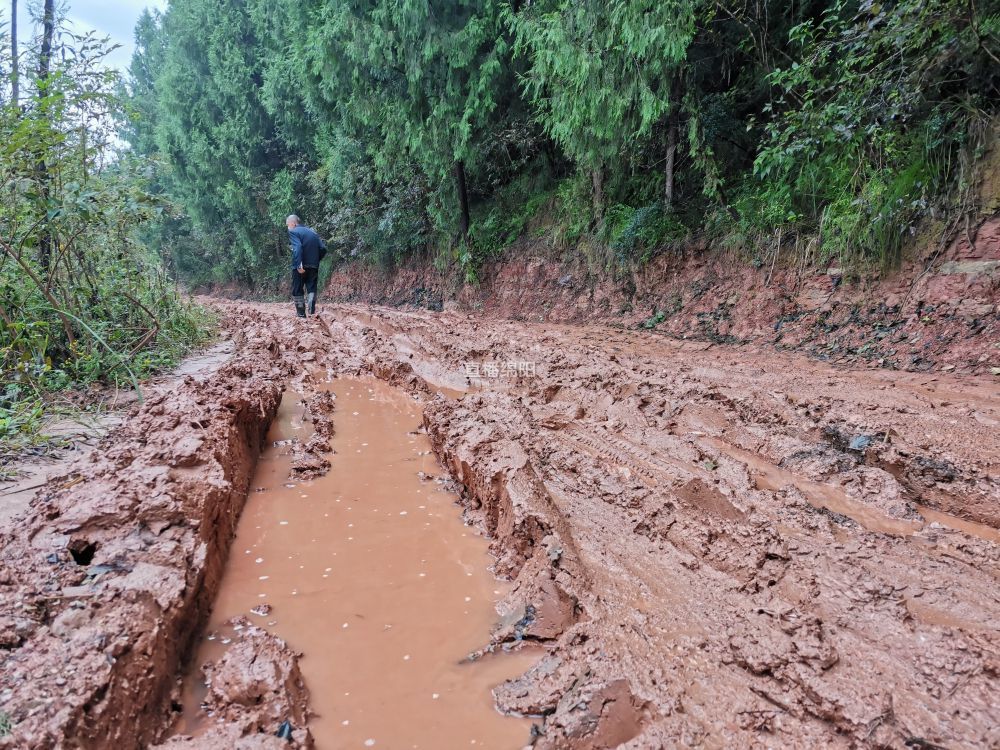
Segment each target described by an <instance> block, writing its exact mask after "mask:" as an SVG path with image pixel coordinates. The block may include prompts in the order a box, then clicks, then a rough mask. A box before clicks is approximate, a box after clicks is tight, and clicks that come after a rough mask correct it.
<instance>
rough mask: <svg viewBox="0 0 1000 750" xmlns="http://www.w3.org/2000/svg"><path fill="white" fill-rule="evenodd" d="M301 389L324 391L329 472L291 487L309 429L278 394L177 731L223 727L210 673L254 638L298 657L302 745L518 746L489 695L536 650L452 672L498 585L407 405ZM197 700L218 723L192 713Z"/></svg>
mask: <svg viewBox="0 0 1000 750" xmlns="http://www.w3.org/2000/svg"><path fill="white" fill-rule="evenodd" d="M304 387H306V388H310V387H315V388H319V389H322V390H323V391H325V392H333V393H335V394H336V409H335V421H336V426H337V429H336V435H335V437H334V438H333V439H332V440H331V447H332V448H333V454H331V455H330V456H329V460H330V463H331V467H330V470H329V473H327V474H326V475H324V476H322V477H318V478H316V479H313V480H309V479H306V480H300V479H297V478H295V477H294V476H290V472H292V471H293V463H294V455H295V449H296V446H298V445H300V444H302V443H306V442H307V440H308V439H309V433H310V432H311V429H310V425H309V423H308V420H304V419H303V416H302V406H301V404H300V400H301V394H298V393H295V392H286V393H285V396H284V398H283V400H282V405H281V408H280V409H279V411H278V415H277V418H276V420H275V422H274V424H273V425H272V426H271V430H270V432H269V433H268V438H267V440H268V447H266V448H265V450H264V452H263V454H262V456H261V460H260V463H259V464H258V467H257V471H256V474H255V476H254V480H253V482H252V484H251V487H252V489H251V492H250V496H249V498H248V502H247V506H246V508H245V509H244V511H243V516H242V518H241V521H240V526H239V529H238V530H237V534H236V539H235V540H234V543H233V551H232V554H231V556H230V561H229V564H228V565H227V568H226V572H225V575H224V576H223V579H222V585H221V589H220V591H219V594H218V596H217V597H216V601H215V605H214V610H213V614H212V618H211V621H210V623H209V628H208V630H209V632H208V635H207V638H206V639H205V640H204V641H203V643H202V645H201V647H200V648H199V650H198V653H197V658H196V660H195V664H196V665H200V664H203V663H205V662H211V663H210V664H209V666H208V668H207V670H206V671H207V672H208V673H209V674H210V675H212V678H213V679H212V683H213V684H211V685H209V686H207V687H206V686H205V685H204V684H203V682H202V677H201V675H200V669H198V670H196V674H194V675H191V676H190V677H189V678H188V690H187V694H186V699H185V701H184V711H183V715H182V716H181V718H180V726H179V729H180V731H181V732H182V733H190V734H194V735H195V736H199V737H204V735H205V730H206V729H207V727H208V726H210V725H211V724H212V723H213V721H218V720H221V721H223V722H225V720H226V713H227V704H229V703H233V702H236V701H237V700H238V699H239V698H240V697H241V696H239V695H235V694H234V693H233V690H232V688H233V685H232V682H231V681H227V680H225V679H223V680H221V681H220V680H219V679H218V672H217V670H216V666H215V665H216V664H217V663H219V660H220V659H225V658H226V656H225V655H226V652H227V649H228V648H229V646H230V645H231V644H232V643H234V642H237V643H239V642H240V641H241V640H242V639H246V638H247V635H248V633H254V631H256V630H258V629H263V630H266V631H267V632H268V633H271V634H273V635H275V636H277V637H279V638H281V639H282V640H284V641H285V642H286V643H287V644H288V645H289V646H290V647H291V648H292V649H294V650H295V651H297V652H300V653H302V654H303V656H302V658H301V659H300V668H301V673H302V679H303V680H304V683H305V685H307V686H308V693H309V700H308V707H309V709H310V710H311V712H312V713H313V714H314V715H313V716H309V718H308V723H309V727H310V729H311V732H312V735H313V737H314V739H315V742H316V745H317V747H320V748H337V747H343V748H347V747H365V746H377V747H388V748H431V749H433V748H445V747H459V746H469V747H478V748H485V749H487V750H491V749H496V750H504V749H508V748H520V747H522V746H523V745H525V744H526V743H527V741H528V738H529V728H530V727H529V725H530V721H527V720H520V721H519V720H516V719H512V718H505V717H503V716H501V715H500V714H499V713H498V712H497V711H496V709H495V707H494V702H493V698H492V695H491V692H490V690H491V688H492V687H493V686H494V685H496V684H498V683H499V682H502V681H503V680H505V679H508V678H510V677H514V676H516V675H517V674H520V673H522V672H524V671H525V670H526V669H527V668H529V667H530V666H531V665H532V664H533V662H534V661H536V660H537V654H535V653H534V652H532V651H531V650H525V651H523V652H520V653H518V654H516V655H512V654H503V653H501V654H496V655H492V656H488V657H485V658H483V659H481V660H478V661H467V660H466V657H467V656H468V655H469V654H472V653H474V652H476V651H477V650H478V649H480V648H481V647H482V646H483V645H484V642H485V639H486V637H487V636H488V634H489V632H490V629H491V627H492V626H493V624H494V622H495V620H496V608H495V605H496V603H497V602H499V601H500V600H501V599H502V595H503V593H504V590H505V589H506V586H505V585H503V584H501V583H500V582H498V581H497V580H496V579H494V578H493V577H492V576H491V575H489V573H488V572H487V568H488V565H489V562H490V559H489V555H488V554H487V550H486V546H487V545H486V542H485V541H483V540H482V539H481V538H480V536H479V535H478V533H476V532H475V531H474V530H473V529H472V528H469V527H466V526H464V525H463V524H462V523H461V521H460V519H459V511H458V509H457V508H456V507H455V502H456V501H457V500H458V497H457V496H456V495H455V494H454V493H453V492H451V491H450V490H449V485H450V484H451V482H450V481H449V480H446V479H445V478H444V477H442V476H441V468H440V466H439V465H438V463H437V461H436V460H435V458H434V456H433V454H432V453H431V451H430V444H429V442H428V440H427V438H426V436H425V435H423V434H422V431H418V430H419V428H420V427H421V419H422V417H421V413H420V412H421V409H420V405H419V404H417V403H415V402H414V400H413V398H412V397H410V396H409V395H407V394H405V393H403V392H401V391H398V390H396V389H394V388H392V387H391V386H387V385H386V384H385V383H383V382H382V381H379V380H374V379H368V380H344V379H341V380H335V381H333V382H332V383H325V382H320V383H317V384H314V385H309V384H304ZM249 637H250V638H251V640H252V639H253V638H254V637H255V636H254V635H250V636H249ZM241 686H242V684H241ZM206 699H207V700H206ZM203 701H205V706H206V708H207V709H208V712H209V714H213V713H214V710H215V708H216V707H217V706H218V707H220V708H221V715H220V716H214V715H210V716H209V717H206V716H205V713H204V712H203V711H202V710H201V708H200V705H199V704H201V703H202V702H203ZM296 709H297V710H296ZM293 713H298V716H297V717H295V718H297V719H298V720H299V721H301V720H302V719H303V718H305V716H306V711H305V707H304V706H301V707H294V708H293V710H292V712H290V713H289V714H288V715H286V716H284V717H281V716H276V719H279V720H280V721H284V720H286V719H287V720H289V724H290V725H293V724H294V723H295V722H294V720H293V715H292V714H293ZM300 726H301V724H300Z"/></svg>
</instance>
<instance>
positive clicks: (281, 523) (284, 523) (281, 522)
mask: <svg viewBox="0 0 1000 750" xmlns="http://www.w3.org/2000/svg"><path fill="white" fill-rule="evenodd" d="M278 524H279V525H280V526H287V525H288V521H278Z"/></svg>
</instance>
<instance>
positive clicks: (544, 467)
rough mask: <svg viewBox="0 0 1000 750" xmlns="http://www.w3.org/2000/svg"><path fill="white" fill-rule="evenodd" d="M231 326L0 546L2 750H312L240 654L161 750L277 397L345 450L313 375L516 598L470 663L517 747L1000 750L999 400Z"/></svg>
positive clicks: (628, 357) (879, 376)
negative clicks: (417, 436) (390, 446)
mask: <svg viewBox="0 0 1000 750" xmlns="http://www.w3.org/2000/svg"><path fill="white" fill-rule="evenodd" d="M995 301H996V300H995V299H994V303H995ZM219 307H220V309H221V310H222V311H223V313H224V317H225V319H226V320H227V325H228V327H229V330H231V331H233V332H234V334H233V336H234V339H235V343H236V352H235V354H234V358H233V360H232V362H231V363H230V364H229V365H227V366H226V367H225V368H223V369H222V370H221V371H220V372H219V374H218V375H217V376H216V377H215V378H214V379H212V381H211V382H206V383H201V384H198V383H188V384H185V386H184V387H183V388H181V389H178V390H177V391H176V392H174V393H171V394H169V395H168V394H163V395H159V396H151V397H150V398H149V399H148V400H147V402H146V404H144V405H143V406H142V407H141V408H137V409H136V410H135V411H134V413H133V415H132V416H131V418H130V419H129V420H128V421H127V422H126V424H125V425H124V426H123V427H122V428H121V429H120V430H118V431H117V432H116V433H114V434H113V435H112V436H111V437H110V438H109V439H108V440H107V441H106V442H105V444H104V445H103V446H102V448H101V449H99V450H98V451H96V452H95V453H94V454H93V457H92V458H91V459H90V461H89V462H88V463H86V464H84V465H80V466H78V467H76V469H75V470H74V472H72V473H71V474H69V475H68V476H67V477H65V478H63V479H61V480H56V481H54V482H52V483H51V484H50V485H49V487H48V488H47V490H46V491H43V492H42V493H41V494H40V495H39V497H38V498H37V499H36V500H35V502H34V503H33V505H32V507H31V509H30V511H29V514H28V515H27V516H25V517H24V518H22V519H21V521H20V523H19V525H18V527H17V529H16V531H15V530H11V531H9V532H7V533H6V534H5V535H4V536H3V537H2V538H0V548H2V552H0V623H2V625H0V633H3V634H4V640H3V642H2V643H0V711H2V712H4V714H5V715H6V716H7V717H8V718H9V720H10V724H11V727H12V729H11V734H10V735H9V736H7V737H5V738H3V739H0V747H17V748H22V747H25V748H42V747H76V746H82V747H109V746H120V747H123V748H124V747H139V746H146V745H148V744H151V743H153V742H156V741H161V742H162V741H167V742H168V744H169V746H170V747H183V746H197V747H219V748H221V747H234V746H238V747H247V748H250V747H275V748H277V747H280V746H287V745H283V744H281V743H283V742H284V741H278V740H277V738H276V737H275V733H276V732H277V731H278V728H279V726H280V724H279V723H278V722H279V719H280V720H282V721H283V720H285V719H287V720H289V721H290V723H291V724H292V726H293V728H294V730H295V732H297V734H296V735H294V736H293V745H294V746H305V745H308V744H309V742H310V738H309V736H308V731H307V730H308V727H307V726H302V725H300V723H301V722H306V723H307V721H308V713H307V708H306V706H305V702H306V701H307V697H308V685H303V684H302V683H301V676H300V675H299V673H298V671H297V665H296V662H295V658H294V656H295V655H294V654H291V653H289V652H287V647H284V648H285V650H283V646H282V644H280V643H274V642H272V641H267V640H266V639H268V638H269V636H268V635H267V634H266V633H263V632H257V631H256V630H254V632H252V633H248V634H246V635H245V636H244V639H238V640H237V642H236V648H234V649H231V650H230V652H228V653H227V655H226V657H224V659H223V660H221V661H220V662H219V663H217V664H214V665H210V666H208V667H207V668H206V671H207V672H208V674H209V676H210V679H211V681H212V685H213V686H212V688H211V689H210V697H209V703H210V705H211V708H212V710H213V712H214V713H215V714H216V716H217V717H221V719H222V721H221V722H216V723H215V724H213V726H212V727H211V730H210V732H209V734H207V735H205V736H203V737H202V738H200V739H198V740H190V739H188V738H183V737H176V738H173V739H167V738H168V735H169V732H170V727H171V725H172V723H173V718H174V716H173V715H172V713H171V701H176V700H177V692H176V691H177V682H176V678H177V676H178V675H179V674H180V673H181V670H182V669H183V663H184V660H185V658H186V657H187V655H188V652H189V650H190V649H189V647H190V644H191V642H192V639H193V638H194V637H195V636H196V635H197V633H198V630H199V628H200V627H201V625H202V623H203V622H204V620H205V616H206V614H207V611H208V607H209V606H210V604H211V600H212V596H213V594H214V591H215V588H216V587H217V585H218V576H219V574H220V572H221V569H222V563H223V561H224V559H225V554H226V552H227V548H228V543H229V540H230V538H231V535H232V531H233V528H234V526H235V522H236V518H237V516H238V514H239V510H240V507H241V505H242V502H243V499H244V497H245V493H246V489H247V486H246V485H247V481H248V479H249V477H250V469H251V467H252V464H253V461H254V459H255V457H256V455H257V452H258V449H259V446H260V441H261V439H262V437H263V434H264V429H265V428H266V425H267V423H268V421H269V420H270V419H271V418H272V416H273V414H274V412H275V409H276V406H277V403H278V394H279V391H280V389H281V386H282V384H283V383H284V382H286V381H288V380H289V379H291V378H294V379H296V380H297V381H298V382H297V383H296V386H295V388H296V390H297V391H299V392H302V393H304V394H305V399H306V401H307V402H308V403H310V405H311V406H310V408H311V409H314V413H315V414H316V418H315V419H314V422H315V424H316V432H317V434H319V435H320V437H319V438H318V442H321V441H322V439H323V437H324V436H328V435H329V434H332V433H331V432H330V430H332V429H333V426H334V425H335V422H336V413H335V412H333V416H332V421H331V417H330V412H331V410H332V408H333V405H332V404H331V403H324V402H322V401H321V400H319V398H318V395H317V394H318V391H319V388H317V387H316V386H315V385H314V384H313V382H312V380H311V378H310V377H309V376H308V375H305V374H304V373H305V372H306V371H320V372H324V371H325V372H326V373H329V374H333V375H354V374H365V373H367V374H372V375H375V376H376V377H379V378H382V379H384V380H387V381H389V382H392V383H394V384H396V385H398V386H400V387H403V388H406V389H407V390H409V391H410V392H412V393H413V394H414V395H416V396H418V397H419V398H420V399H421V400H422V401H424V402H425V408H424V415H425V416H424V428H425V429H426V430H427V432H428V434H429V436H430V438H431V441H432V443H433V446H434V449H435V451H436V453H437V454H438V456H439V458H440V460H441V462H442V464H443V465H444V467H445V468H446V470H447V471H449V472H450V473H451V475H452V477H453V478H454V480H455V481H456V483H457V484H458V486H459V489H460V492H461V496H462V503H463V507H464V510H465V513H466V514H467V516H468V518H469V520H471V521H473V522H475V523H477V524H479V525H480V526H481V527H482V528H483V529H484V530H485V531H486V533H487V534H488V536H489V538H490V539H491V548H492V551H493V553H494V555H495V557H496V565H495V568H496V572H497V573H498V574H499V575H501V576H503V577H509V578H511V579H513V580H514V581H515V586H514V587H513V590H512V592H511V594H510V595H509V596H508V598H507V600H506V601H505V602H504V604H503V606H502V611H501V612H499V613H498V624H497V627H496V629H495V630H494V632H493V633H492V634H489V633H484V634H483V643H484V649H486V650H488V649H490V648H498V647H501V646H504V647H517V645H518V644H521V643H530V644H532V646H533V647H535V648H539V647H540V648H543V649H545V652H546V653H545V655H544V657H543V658H542V659H541V660H540V662H539V663H538V664H537V666H535V667H534V668H532V669H531V670H530V671H529V672H528V673H527V674H525V675H524V676H522V677H520V678H518V679H515V680H512V681H510V682H508V683H505V684H503V685H501V686H499V687H498V688H497V690H496V691H495V694H496V697H497V701H498V705H499V707H500V708H501V709H502V710H504V711H510V712H517V713H522V714H530V715H533V716H537V717H538V720H537V732H536V734H537V736H536V737H534V738H533V740H531V741H532V742H533V743H534V746H535V747H536V748H540V749H555V748H567V749H568V748H573V749H591V748H593V749H595V750H596V749H598V748H613V747H619V746H623V747H627V748H661V747H675V746H680V745H684V746H687V745H699V746H704V747H802V748H812V747H845V748H846V747H873V748H875V747H878V748H883V747H885V748H888V747H893V748H895V747H899V748H902V747H906V746H908V747H923V748H930V747H947V748H966V747H967V748H973V747H997V746H1000V705H998V703H997V699H996V695H997V690H996V686H997V684H998V680H997V678H998V677H1000V629H998V626H997V623H998V622H1000V598H998V595H997V590H998V589H997V577H998V572H1000V531H998V528H1000V460H998V457H1000V432H998V427H1000V394H998V390H997V387H996V380H995V378H993V376H990V375H982V376H957V375H954V374H934V375H931V374H927V373H898V372H889V371H887V370H869V369H848V368H845V367H834V366H831V365H830V364H827V363H823V362H818V361H816V360H815V359H810V358H806V357H804V356H802V355H800V354H795V353H789V352H776V351H774V349H773V347H771V346H767V347H763V346H756V345H743V346H733V345H730V344H713V343H711V342H706V341H699V342H692V341H682V340H677V339H673V338H668V337H665V336H662V335H659V334H657V333H655V332H647V331H627V330H615V329H612V328H609V327H606V326H598V325H587V326H573V325H559V324H554V323H548V324H544V325H543V324H538V323H524V322H520V323H519V322H513V321H504V320H496V319H487V318H483V317H479V316H472V315H467V314H464V313H459V312H455V311H449V312H444V313H432V312H427V311H404V310H398V309H390V308H370V307H364V306H360V305H358V306H350V305H346V306H337V307H328V308H327V309H325V310H323V311H322V313H321V315H320V316H319V317H318V318H314V319H312V320H309V321H299V320H296V319H295V318H294V317H293V313H292V310H291V309H290V308H291V306H290V305H238V304H234V303H219ZM982 330H986V329H982ZM990 330H992V329H990ZM991 341H992V339H990V338H989V337H988V335H987V334H986V333H983V332H982V331H981V335H979V336H978V337H977V342H978V345H979V346H984V345H985V344H986V343H988V342H991ZM949 351H952V350H951V349H949ZM955 351H957V350H955ZM477 375H478V376H482V377H478V378H477V377H475V376H477ZM438 390H444V391H445V392H447V393H448V394H450V395H449V397H446V396H444V395H440V394H438V393H437V391H438ZM463 392H464V393H463ZM310 399H315V402H313V401H310ZM313 403H315V406H313ZM314 447H315V451H313V452H312V453H309V454H308V455H304V456H302V459H303V463H302V466H303V470H305V471H313V470H315V471H322V470H323V468H324V467H322V465H314V464H313V463H312V462H313V461H315V460H316V459H317V458H318V459H319V460H320V462H321V461H322V452H323V449H322V447H321V446H319V445H317V446H314ZM60 487H61V489H60ZM254 639H262V640H260V641H255V640H254ZM258 652H259V653H261V654H265V655H267V654H269V656H266V659H265V663H264V665H263V666H261V668H260V670H258V671H254V669H253V667H252V664H253V658H252V657H251V654H255V653H258ZM262 707H263V708H262ZM386 721H392V717H391V715H387V716H386ZM525 741H526V743H527V742H528V741H529V740H528V738H525Z"/></svg>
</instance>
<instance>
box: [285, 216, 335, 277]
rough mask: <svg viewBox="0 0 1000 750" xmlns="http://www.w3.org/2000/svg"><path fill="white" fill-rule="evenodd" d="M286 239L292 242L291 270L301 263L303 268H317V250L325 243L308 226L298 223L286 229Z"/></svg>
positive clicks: (323, 246) (324, 246) (324, 245)
mask: <svg viewBox="0 0 1000 750" xmlns="http://www.w3.org/2000/svg"><path fill="white" fill-rule="evenodd" d="M288 241H289V242H291V243H292V270H293V271H295V270H297V269H298V267H299V266H300V265H301V266H302V267H303V268H319V251H320V249H321V248H324V249H325V248H326V243H325V242H323V240H321V239H320V237H319V235H318V234H316V233H315V232H314V231H313V230H311V229H310V228H309V227H304V226H302V225H301V224H299V225H298V226H297V227H295V228H294V229H289V230H288Z"/></svg>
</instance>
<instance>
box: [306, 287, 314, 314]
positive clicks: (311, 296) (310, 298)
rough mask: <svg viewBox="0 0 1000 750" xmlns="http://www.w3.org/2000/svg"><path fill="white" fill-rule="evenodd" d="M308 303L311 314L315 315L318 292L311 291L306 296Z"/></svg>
mask: <svg viewBox="0 0 1000 750" xmlns="http://www.w3.org/2000/svg"><path fill="white" fill-rule="evenodd" d="M306 303H307V307H308V308H309V314H310V315H315V314H316V294H315V293H314V292H310V293H309V294H308V295H307V296H306Z"/></svg>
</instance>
